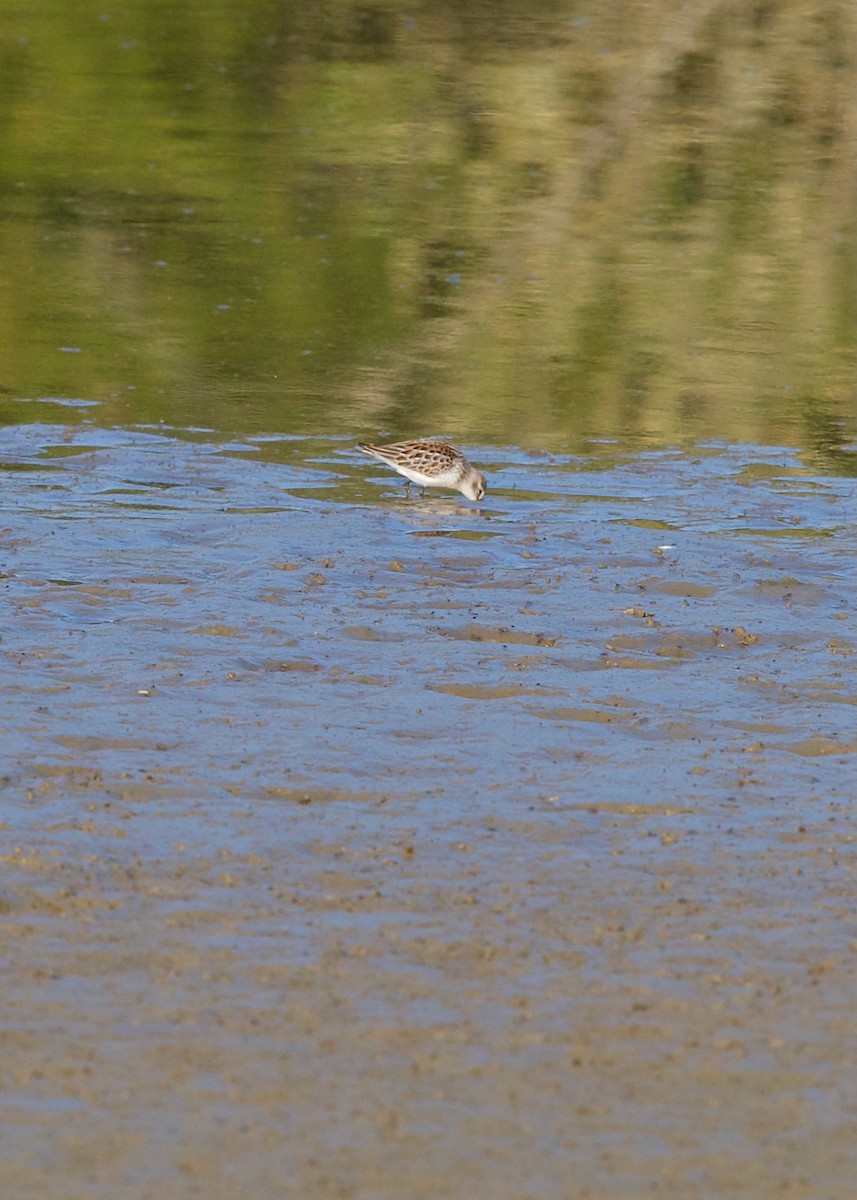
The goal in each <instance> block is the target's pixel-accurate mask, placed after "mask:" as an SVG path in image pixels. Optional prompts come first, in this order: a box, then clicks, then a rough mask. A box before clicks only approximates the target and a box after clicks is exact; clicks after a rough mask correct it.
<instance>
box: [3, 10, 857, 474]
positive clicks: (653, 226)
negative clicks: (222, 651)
mask: <svg viewBox="0 0 857 1200" xmlns="http://www.w3.org/2000/svg"><path fill="white" fill-rule="evenodd" d="M853 26H854V15H853V5H852V4H851V2H850V0H842V2H837V0H832V2H831V3H829V4H827V5H825V6H824V7H823V9H819V8H818V6H816V5H813V4H810V3H809V2H808V0H807V2H805V3H801V2H798V3H796V4H793V5H789V6H779V5H770V4H749V5H746V6H738V7H737V8H736V7H734V6H733V7H732V8H730V9H729V10H728V12H727V9H726V8H725V7H724V6H723V5H722V4H720V3H715V2H714V0H710V2H705V0H703V2H702V3H699V4H696V5H690V6H685V7H684V8H676V6H675V5H674V4H671V3H666V2H664V3H653V4H650V5H645V6H628V5H625V4H620V3H619V2H618V0H615V2H614V3H607V4H604V3H600V4H598V5H595V4H589V5H587V4H585V3H570V2H569V3H555V4H546V5H542V6H539V8H538V11H537V13H536V14H535V15H534V12H533V7H532V6H531V5H524V4H520V3H506V4H500V5H499V6H498V5H496V4H492V5H487V4H480V3H465V4H461V3H458V4H456V5H455V6H446V5H443V4H441V5H437V4H433V5H431V6H428V5H426V6H420V5H418V4H408V5H403V4H394V3H377V4H374V5H373V4H368V5H367V4H366V3H360V4H351V3H334V4H330V5H326V6H322V7H321V8H320V7H319V6H317V5H315V4H314V3H313V4H309V3H291V4H289V5H283V6H275V5H270V4H268V3H261V4H260V3H252V2H251V3H242V4H241V5H238V4H235V3H225V2H223V0H221V2H220V3H217V2H215V3H213V4H209V5H206V6H205V7H204V8H203V7H201V6H195V5H193V4H181V3H179V4H175V3H170V4H169V5H168V4H166V3H150V4H146V5H139V6H131V7H127V8H124V7H123V8H120V9H118V10H111V9H110V8H109V7H107V6H105V5H103V4H102V3H101V2H100V0H99V4H97V5H93V4H88V3H84V4H83V5H75V6H74V8H73V10H71V9H69V8H68V6H67V5H64V4H62V3H60V2H59V0H46V2H45V3H43V4H41V5H40V6H33V7H30V8H21V9H19V10H18V11H17V12H13V13H11V14H8V15H7V16H6V17H5V18H4V24H3V27H2V29H0V101H2V107H3V112H4V114H5V116H6V119H5V120H4V122H3V124H2V126H0V214H2V219H0V250H2V261H3V264H4V269H3V272H2V277H0V368H2V379H1V380H0V383H2V388H3V392H2V395H0V416H2V415H3V414H4V413H5V419H7V420H13V419H15V420H20V419H25V420H26V419H33V416H32V410H30V412H29V413H28V414H27V415H25V416H24V417H23V418H22V416H21V405H20V404H18V403H16V402H17V401H18V400H20V399H21V398H36V397H45V396H55V397H81V398H85V399H88V400H97V401H99V402H100V407H99V408H98V409H94V410H93V409H90V410H88V411H86V412H84V413H83V414H79V413H75V412H73V411H71V410H69V411H68V414H67V415H68V417H69V419H73V420H78V419H80V416H81V415H83V416H85V417H86V418H87V419H95V420H96V421H99V422H105V423H126V422H151V423H157V422H159V421H165V422H167V423H168V424H171V425H178V426H182V425H196V426H199V425H204V426H206V427H208V428H211V429H213V430H215V431H217V432H219V433H224V432H225V433H237V434H246V433H253V432H256V431H260V430H267V431H272V432H287V433H320V432H324V431H326V430H329V431H332V432H348V431H357V432H359V433H365V434H373V435H374V434H376V433H378V432H379V431H382V430H387V431H389V432H390V434H392V435H394V436H396V437H406V436H413V435H418V434H424V433H432V432H445V433H448V434H451V435H454V436H456V437H458V438H461V439H463V440H466V441H469V442H477V443H492V442H494V443H497V444H503V443H513V444H523V445H530V446H543V447H546V448H551V449H561V448H572V449H573V448H576V447H579V446H580V445H582V444H584V443H585V441H586V440H587V439H590V438H593V437H609V438H617V439H621V440H628V441H631V442H642V443H646V444H663V443H670V442H675V441H682V440H685V439H692V438H709V437H718V438H725V439H740V440H747V441H756V442H761V443H765V444H777V443H783V444H787V445H792V446H800V447H804V448H809V449H815V450H816V451H818V453H819V455H820V456H821V457H822V458H825V459H826V460H827V461H828V463H829V464H831V465H832V464H835V468H834V469H837V470H838V469H844V467H845V466H847V463H848V462H850V461H852V460H851V458H850V456H847V455H845V456H843V455H842V453H841V452H840V450H839V448H840V447H841V446H842V444H843V443H845V442H847V441H848V440H849V439H853V438H854V436H855V432H857V430H855V420H854V405H853V367H854V334H853V331H854V324H855V303H854V282H855V255H854V218H853V212H854V174H853V155H852V146H853V142H854V124H855V122H854V111H853V104H852V102H851V101H852V89H853V81H854V70H853V53H852V49H853V45H854V39H853ZM3 397H5V399H4V398H3Z"/></svg>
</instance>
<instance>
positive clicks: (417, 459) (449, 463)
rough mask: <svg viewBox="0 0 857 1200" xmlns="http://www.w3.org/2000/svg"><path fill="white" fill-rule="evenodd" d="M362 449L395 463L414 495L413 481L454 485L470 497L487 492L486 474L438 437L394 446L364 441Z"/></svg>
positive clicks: (385, 460)
mask: <svg viewBox="0 0 857 1200" xmlns="http://www.w3.org/2000/svg"><path fill="white" fill-rule="evenodd" d="M358 449H360V450H362V451H363V453H364V454H371V455H372V456H373V458H379V459H380V460H381V462H385V463H387V464H388V465H389V466H391V467H393V468H394V469H395V470H396V471H398V472H399V474H400V475H404V477H405V479H406V480H407V482H406V483H405V490H406V491H407V493H408V495H410V486H411V484H412V483H418V484H419V485H420V487H421V488H427V487H443V488H454V489H455V490H456V491H458V492H461V494H462V495H463V496H466V497H467V498H468V500H481V499H482V497H483V496H484V495H485V487H486V483H485V476H484V475H483V474H482V472H481V471H477V470H476V468H475V467H474V466H473V464H472V463H469V462H468V461H467V459H466V458H465V457H464V455H463V454H462V453H461V451H460V450H459V449H458V447H457V446H451V445H450V444H449V442H444V441H440V440H439V439H438V438H419V439H418V440H416V441H413V442H393V444H392V445H390V446H372V445H369V444H367V443H364V442H360V443H359V446H358Z"/></svg>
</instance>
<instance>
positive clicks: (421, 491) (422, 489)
mask: <svg viewBox="0 0 857 1200" xmlns="http://www.w3.org/2000/svg"><path fill="white" fill-rule="evenodd" d="M425 494H426V490H425V488H424V487H422V488H420V500H422V499H424V498H425Z"/></svg>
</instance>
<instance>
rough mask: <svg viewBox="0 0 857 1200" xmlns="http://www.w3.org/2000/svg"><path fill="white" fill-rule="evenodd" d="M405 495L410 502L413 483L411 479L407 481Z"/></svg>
mask: <svg viewBox="0 0 857 1200" xmlns="http://www.w3.org/2000/svg"><path fill="white" fill-rule="evenodd" d="M405 495H406V496H407V497H408V499H409V500H410V498H411V481H410V479H406V480H405Z"/></svg>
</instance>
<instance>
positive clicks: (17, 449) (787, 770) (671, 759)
mask: <svg viewBox="0 0 857 1200" xmlns="http://www.w3.org/2000/svg"><path fill="white" fill-rule="evenodd" d="M9 445H11V446H12V451H11V452H10V453H9V455H8V457H9V463H8V464H7V465H9V466H10V477H12V476H14V488H13V489H11V490H10V491H11V494H12V496H13V498H14V527H12V526H11V525H10V527H9V528H7V529H6V530H5V531H4V532H3V534H2V551H3V564H4V565H3V572H4V574H5V579H4V589H5V592H6V596H7V601H8V603H9V605H10V606H11V612H12V619H11V620H10V621H9V622H8V624H7V627H6V629H5V631H4V635H3V637H4V640H3V642H2V644H0V651H2V655H3V679H4V686H3V696H2V701H3V710H2V723H0V725H1V726H2V744H3V766H2V792H0V796H2V844H0V850H2V853H1V854H0V857H2V863H3V878H2V888H0V928H2V944H3V948H4V959H5V963H4V968H3V981H4V982H3V993H4V1004H3V1007H4V1031H3V1034H2V1038H3V1064H4V1067H3V1080H4V1082H3V1087H2V1100H3V1121H2V1123H0V1146H2V1155H0V1190H2V1193H3V1195H4V1196H9V1197H13V1196H14V1197H16V1200H19V1198H20V1200H30V1198H31V1197H32V1198H35V1197H38V1198H39V1200H77V1198H78V1197H80V1198H81V1200H82V1198H83V1197H86V1198H87V1200H100V1198H102V1197H104V1198H107V1197H110V1198H111V1200H115V1198H116V1197H122V1198H123V1200H144V1198H145V1200H148V1198H149V1197H158V1200H173V1198H179V1197H181V1198H184V1197H189V1196H194V1195H201V1196H205V1197H206V1198H208V1200H217V1198H219V1197H224V1198H225V1197H230V1198H232V1197H235V1196H237V1195H242V1196H252V1197H254V1200H267V1198H268V1197H271V1198H274V1197H283V1196H295V1197H298V1196H300V1197H310V1196H311V1197H319V1198H327V1197H331V1198H333V1197H336V1198H341V1197H355V1198H357V1197H359V1198H360V1200H367V1198H370V1200H375V1198H377V1200H392V1198H394V1197H395V1198H396V1200H412V1198H414V1200H416V1198H420V1200H423V1198H424V1200H437V1198H439V1197H450V1198H453V1197H455V1198H457V1197H461V1196H479V1197H483V1196H484V1197H491V1198H492V1200H507V1198H508V1200H524V1198H527V1200H529V1198H531V1197H532V1198H538V1200H541V1198H549V1200H553V1198H560V1197H563V1198H565V1197H568V1198H571V1197H574V1198H575V1200H576V1198H578V1197H597V1198H604V1200H607V1198H608V1197H609V1198H611V1200H612V1198H613V1197H618V1196H622V1197H633V1198H636V1197H640V1198H642V1197H650V1196H653V1195H656V1196H675V1197H681V1198H682V1200H688V1198H693V1197H712V1196H717V1197H727V1196H735V1197H746V1198H748V1200H749V1198H752V1200H767V1198H769V1197H770V1198H773V1197H781V1196H789V1197H799V1198H801V1200H803V1198H805V1200H810V1198H811V1200H818V1198H819V1197H824V1198H825V1200H851V1198H852V1197H853V1195H854V1189H855V1180H857V1151H855V1146H857V1114H855V1089H854V1080H855V1077H857V1076H856V1075H855V1067H857V1062H855V1059H857V1009H855V1005H854V995H855V984H857V970H855V967H857V930H855V925H854V919H853V911H854V894H855V877H854V872H855V853H854V851H855V842H857V830H855V826H854V820H853V794H854V786H853V781H854V761H855V754H856V753H857V732H855V721H854V705H855V702H857V687H855V677H854V669H853V663H854V657H853V653H854V646H855V639H854V631H853V622H851V621H849V619H848V618H849V616H851V615H853V595H854V591H853V575H854V568H853V562H854V559H853V548H854V520H853V507H851V508H850V509H849V497H850V495H851V491H852V487H851V484H850V483H849V481H847V480H844V479H841V478H836V477H824V476H820V475H816V474H815V473H814V472H813V470H812V467H811V465H807V464H806V463H803V462H801V461H800V460H799V459H798V458H796V457H794V456H790V455H786V454H783V453H778V452H776V451H773V450H762V449H759V448H758V447H725V446H720V447H708V448H704V449H699V450H697V451H695V452H694V453H692V454H690V453H685V452H678V451H675V452H663V453H658V454H649V455H631V454H625V455H621V456H619V455H616V456H615V457H613V458H611V457H609V454H608V452H607V451H605V452H604V456H603V458H602V459H599V460H594V459H593V460H588V461H582V460H574V459H571V458H563V457H562V456H541V457H534V456H528V455H526V454H525V453H523V452H521V451H516V450H508V451H502V452H501V451H497V450H493V451H491V452H490V454H491V458H489V459H488V460H487V461H486V455H487V453H488V452H486V453H485V454H483V455H482V456H479V457H477V459H476V461H478V462H479V463H480V467H482V468H483V469H485V470H486V473H487V475H488V478H489V488H490V491H489V494H488V496H487V497H486V500H485V502H484V503H483V504H482V505H481V506H479V507H476V506H474V505H471V504H469V503H467V502H466V501H464V500H462V499H461V497H454V496H448V497H447V496H443V495H437V496H430V497H427V498H426V499H424V500H419V499H416V498H412V499H411V500H407V499H406V498H405V497H404V496H403V495H402V494H401V493H400V491H399V489H398V485H397V483H396V482H395V481H394V480H391V479H389V478H386V477H383V474H382V473H381V472H376V471H375V469H374V467H373V466H372V465H371V464H365V463H363V462H360V461H358V460H359V455H357V454H356V453H355V452H354V451H353V450H352V449H351V447H350V446H349V445H348V444H346V443H345V442H338V441H335V440H331V441H330V443H329V444H327V445H326V446H318V445H317V444H313V446H312V448H311V450H310V448H308V447H307V446H305V445H302V444H301V443H300V442H299V441H295V440H292V441H291V442H290V443H289V444H288V446H287V447H285V449H284V450H283V453H282V455H281V456H280V457H279V459H278V460H276V461H275V460H273V458H272V457H269V459H268V461H258V460H257V458H256V457H254V456H255V455H257V449H256V448H254V447H253V446H252V445H247V446H246V447H243V448H235V447H231V448H227V450H226V452H224V451H223V448H219V447H216V446H210V445H200V444H195V443H193V442H191V441H185V440H182V439H181V438H180V437H172V436H156V435H153V434H150V433H143V432H134V431H110V430H96V429H90V430H85V429H78V430H76V431H68V430H62V429H60V428H56V429H54V428H52V427H49V426H30V427H22V428H21V429H20V431H19V432H18V434H17V435H15V436H14V437H13V438H12V439H11V442H10V443H9ZM60 445H62V447H63V453H62V454H61V455H60V454H56V455H51V454H46V449H48V450H49V449H50V448H51V447H54V446H60ZM13 467H14V470H12V468H13Z"/></svg>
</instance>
